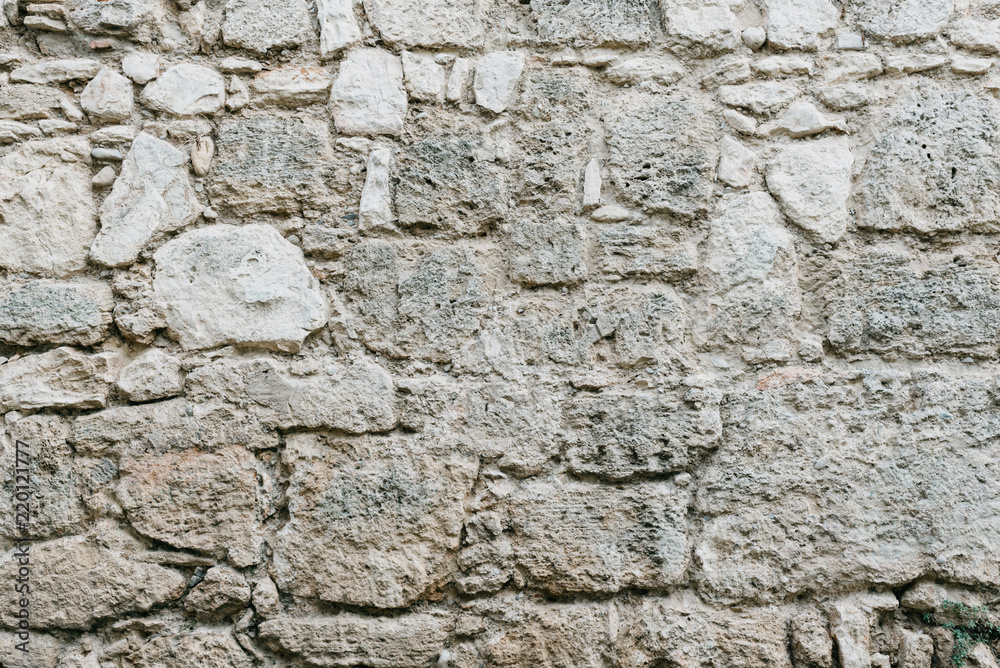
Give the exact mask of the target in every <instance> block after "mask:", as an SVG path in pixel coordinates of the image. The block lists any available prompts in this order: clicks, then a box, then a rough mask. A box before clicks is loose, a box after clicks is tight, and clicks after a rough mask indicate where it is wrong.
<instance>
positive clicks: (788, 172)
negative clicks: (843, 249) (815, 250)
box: [767, 138, 854, 242]
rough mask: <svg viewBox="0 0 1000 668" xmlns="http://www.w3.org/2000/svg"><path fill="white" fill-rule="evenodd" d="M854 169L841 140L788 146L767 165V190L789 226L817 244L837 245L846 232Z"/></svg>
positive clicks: (819, 140)
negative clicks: (852, 170) (792, 226)
mask: <svg viewBox="0 0 1000 668" xmlns="http://www.w3.org/2000/svg"><path fill="white" fill-rule="evenodd" d="M853 165H854V157H853V156H852V155H851V150H850V147H849V146H848V145H847V143H846V142H845V141H843V140H840V139H835V138H827V139H818V140H816V141H814V142H803V143H797V144H789V145H788V147H787V148H784V149H782V150H781V152H780V153H778V155H777V156H776V157H775V158H774V160H773V161H772V162H771V164H769V165H768V169H767V187H768V188H769V189H770V190H771V192H772V193H774V195H775V197H777V198H778V200H779V201H780V202H781V206H782V209H783V210H784V212H785V214H786V215H787V216H788V217H789V218H790V219H791V220H792V222H794V223H795V224H796V225H798V226H799V227H801V228H803V229H805V230H807V231H809V232H812V233H813V234H815V235H816V238H817V239H819V240H820V241H825V242H833V241H837V240H838V239H840V238H841V237H842V236H844V233H845V232H846V231H847V219H848V213H847V199H848V197H849V196H850V188H851V168H852V167H853Z"/></svg>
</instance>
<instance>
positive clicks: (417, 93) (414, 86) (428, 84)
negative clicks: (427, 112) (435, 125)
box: [403, 51, 445, 102]
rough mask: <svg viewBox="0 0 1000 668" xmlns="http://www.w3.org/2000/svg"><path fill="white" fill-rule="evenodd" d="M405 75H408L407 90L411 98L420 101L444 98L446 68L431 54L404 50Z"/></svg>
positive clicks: (435, 100)
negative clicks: (436, 61) (426, 54)
mask: <svg viewBox="0 0 1000 668" xmlns="http://www.w3.org/2000/svg"><path fill="white" fill-rule="evenodd" d="M403 75H404V76H405V77H406V92H407V93H409V95H410V99H412V100H418V101H420V102H442V101H443V100H444V88H445V78H444V68H443V67H441V66H440V65H438V64H437V63H435V62H434V59H433V58H431V57H430V56H424V55H418V54H414V53H411V52H409V51H404V52H403Z"/></svg>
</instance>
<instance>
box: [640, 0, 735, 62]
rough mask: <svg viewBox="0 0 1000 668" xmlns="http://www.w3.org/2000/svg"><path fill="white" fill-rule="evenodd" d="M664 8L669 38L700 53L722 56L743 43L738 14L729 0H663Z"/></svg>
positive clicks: (662, 5) (665, 27)
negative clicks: (707, 0) (721, 0)
mask: <svg viewBox="0 0 1000 668" xmlns="http://www.w3.org/2000/svg"><path fill="white" fill-rule="evenodd" d="M660 11H661V12H662V13H663V14H662V15H663V25H664V29H665V30H666V33H667V38H668V40H669V41H671V42H673V43H675V44H677V45H678V46H680V47H682V48H685V49H689V50H691V51H693V52H694V53H695V54H697V55H700V56H712V55H718V54H719V53H721V52H725V51H733V50H734V49H735V48H736V47H737V46H738V45H739V44H740V38H741V33H740V31H739V30H738V29H737V27H736V15H735V14H733V11H732V9H730V7H729V4H728V3H726V2H715V1H709V2H692V1H691V0H660Z"/></svg>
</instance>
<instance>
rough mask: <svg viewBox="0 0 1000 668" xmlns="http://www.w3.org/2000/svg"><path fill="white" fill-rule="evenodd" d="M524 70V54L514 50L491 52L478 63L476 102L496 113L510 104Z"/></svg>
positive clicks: (474, 88) (475, 89)
mask: <svg viewBox="0 0 1000 668" xmlns="http://www.w3.org/2000/svg"><path fill="white" fill-rule="evenodd" d="M523 70H524V55H523V54H520V53H515V52H512V51H502V52H495V53H490V54H488V55H485V56H483V57H482V58H480V59H479V61H478V62H477V63H476V78H475V81H474V83H473V91H474V92H475V94H476V104H478V105H479V106H480V107H485V108H486V109H489V110H490V111H492V112H493V113H495V114H499V113H500V112H501V111H503V110H504V109H506V108H507V107H508V106H510V105H511V104H512V103H513V102H514V99H515V97H516V95H517V85H518V82H519V81H520V79H521V72H522V71H523Z"/></svg>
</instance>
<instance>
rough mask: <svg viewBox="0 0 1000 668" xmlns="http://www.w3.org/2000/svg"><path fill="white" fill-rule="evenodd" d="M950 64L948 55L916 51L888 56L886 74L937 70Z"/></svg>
mask: <svg viewBox="0 0 1000 668" xmlns="http://www.w3.org/2000/svg"><path fill="white" fill-rule="evenodd" d="M947 64H948V58H947V56H943V55H941V54H937V53H915V54H912V55H902V56H888V57H886V59H885V73H886V74H915V73H916V72H926V71H928V70H936V69H937V68H939V67H944V66H945V65H947Z"/></svg>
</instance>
